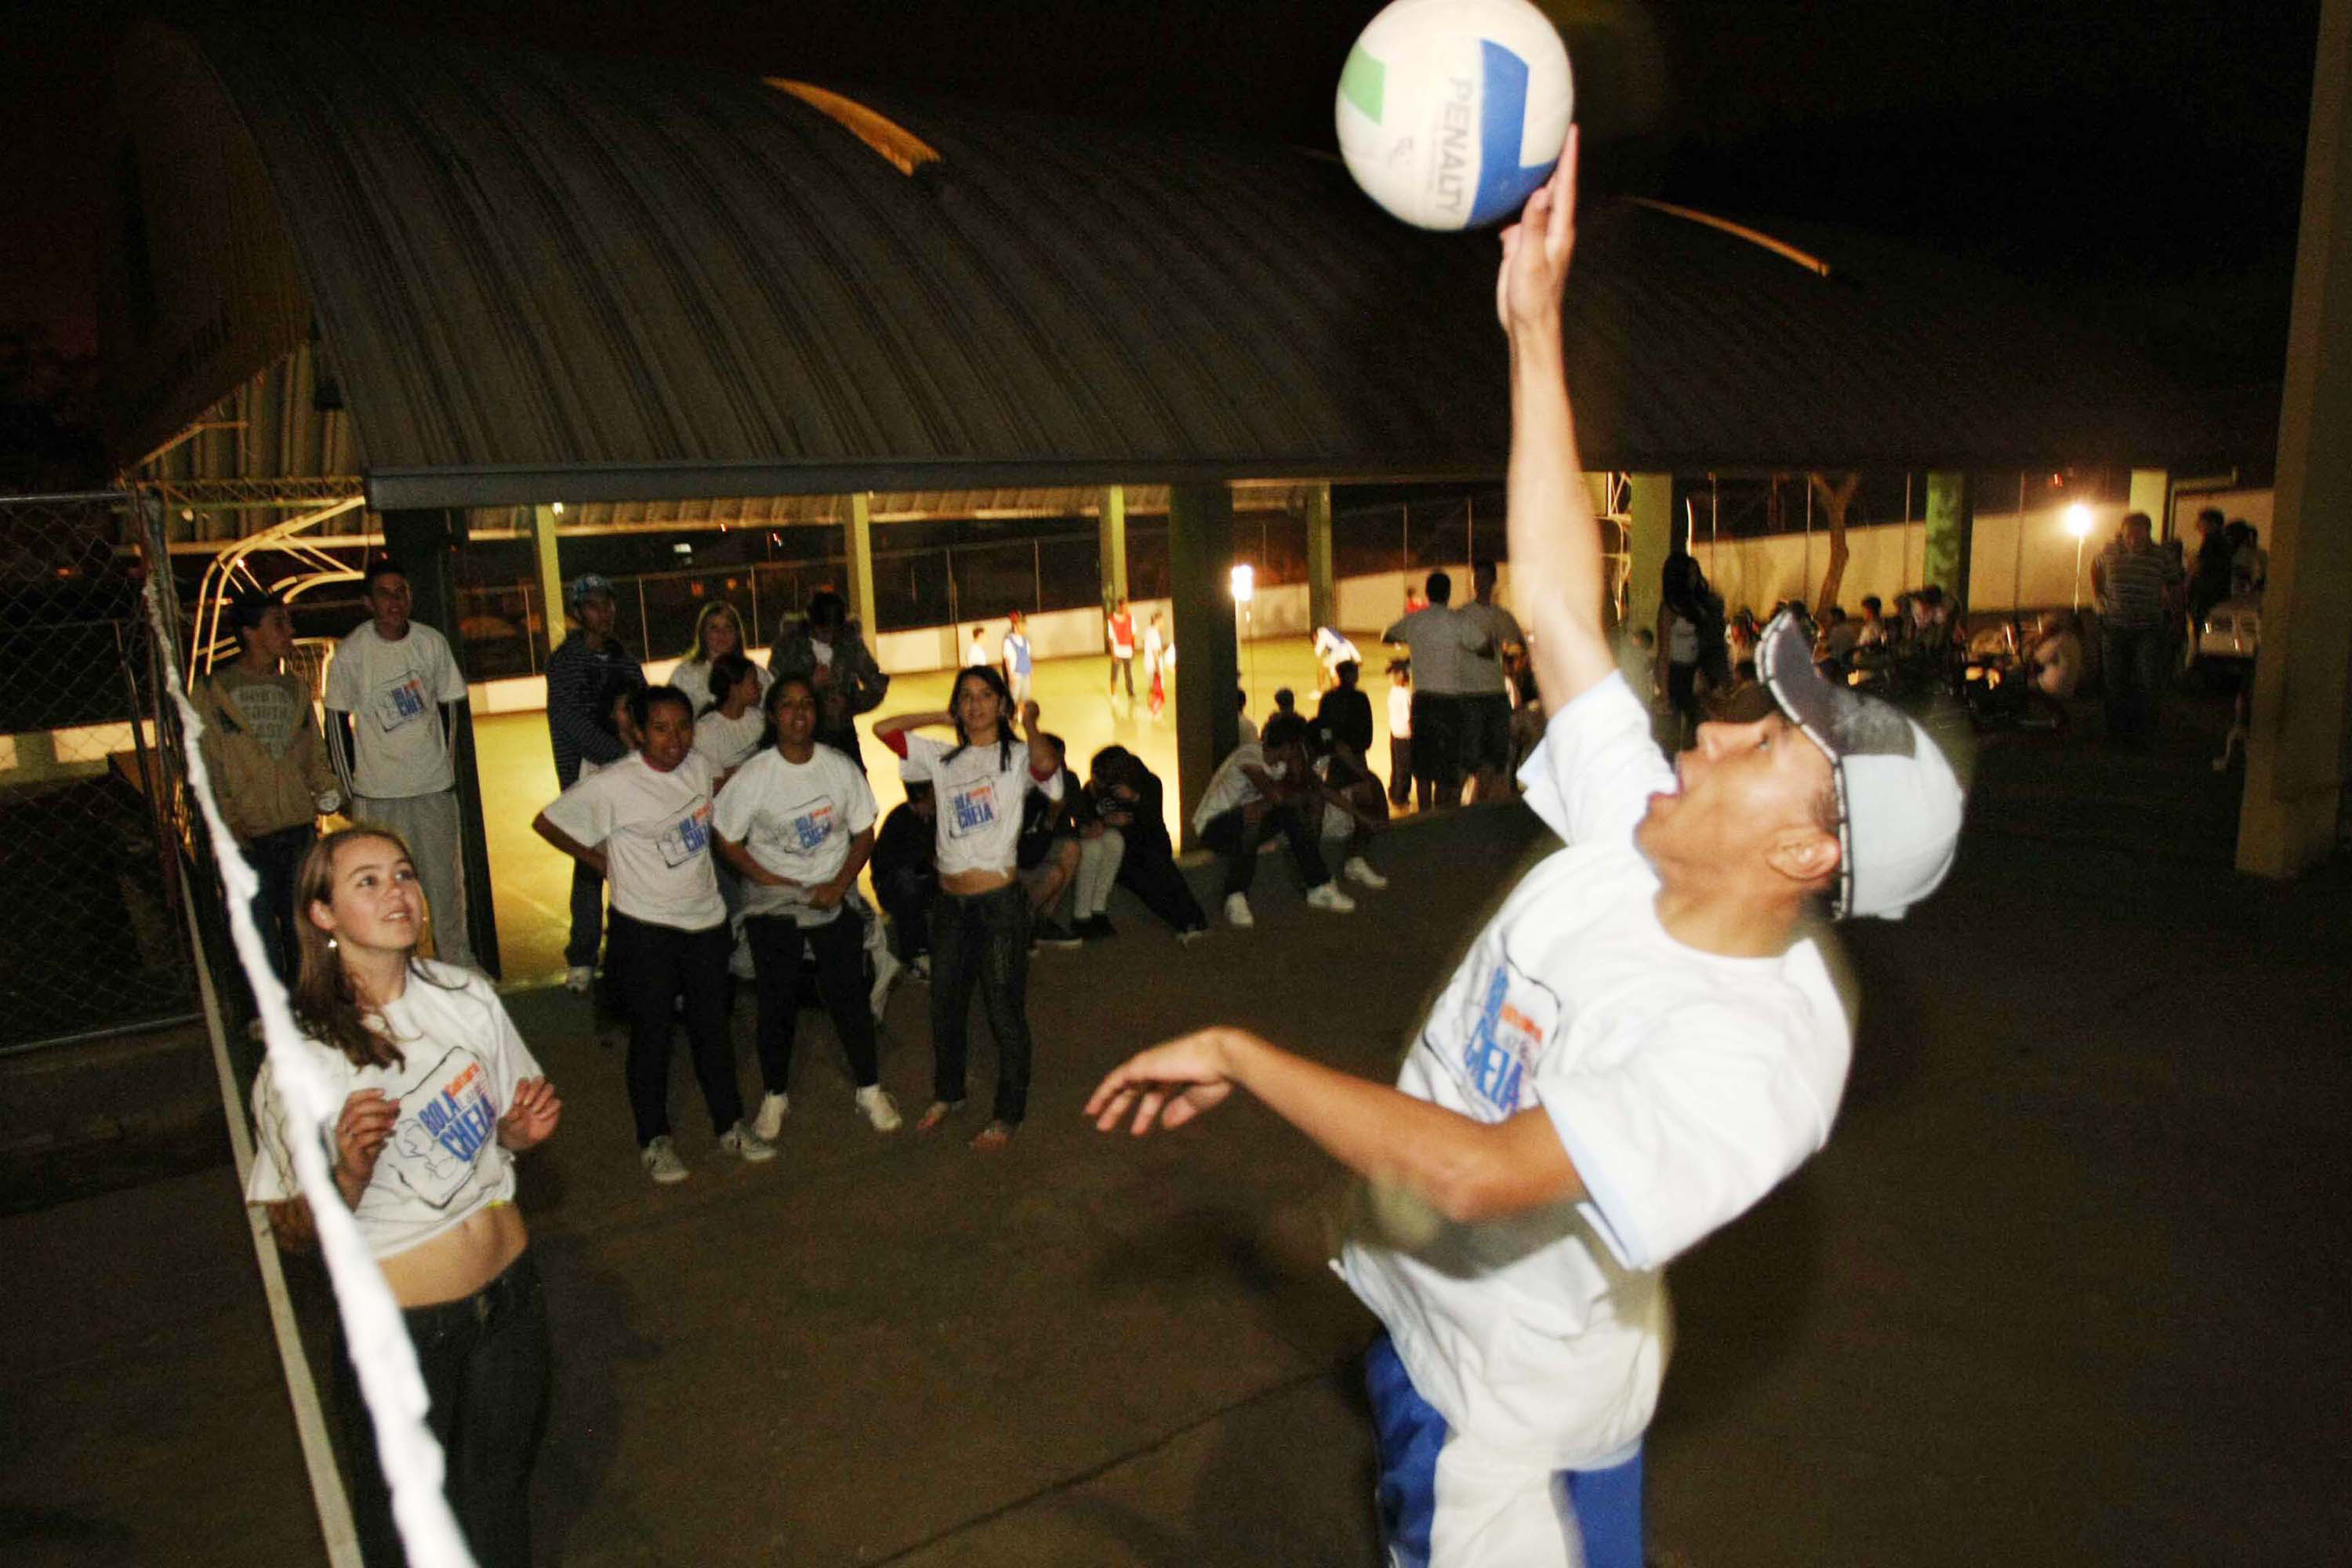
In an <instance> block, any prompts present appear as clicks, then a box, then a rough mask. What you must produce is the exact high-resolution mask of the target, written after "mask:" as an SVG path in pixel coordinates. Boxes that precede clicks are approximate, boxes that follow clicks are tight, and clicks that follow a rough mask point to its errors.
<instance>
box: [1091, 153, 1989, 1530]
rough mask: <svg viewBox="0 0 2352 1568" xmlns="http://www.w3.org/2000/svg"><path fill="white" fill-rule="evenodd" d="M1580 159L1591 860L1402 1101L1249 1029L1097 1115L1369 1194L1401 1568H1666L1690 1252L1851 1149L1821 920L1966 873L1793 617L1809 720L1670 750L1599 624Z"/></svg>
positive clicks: (1563, 214)
mask: <svg viewBox="0 0 2352 1568" xmlns="http://www.w3.org/2000/svg"><path fill="white" fill-rule="evenodd" d="M1575 157H1576V142H1575V140H1574V136H1573V132H1571V135H1570V142H1569V145H1568V150H1567V152H1566V153H1565V154H1564V156H1563V158H1562V162H1561V167H1560V170H1559V173H1558V174H1556V175H1555V176H1554V178H1553V180H1552V181H1551V182H1549V183H1548V184H1546V185H1545V186H1544V188H1543V189H1542V190H1541V191H1539V192H1538V194H1537V195H1535V196H1534V197H1532V198H1531V199H1530V200H1529V202H1528V209H1527V212H1526V214H1525V216H1524V217H1523V218H1522V220H1521V222H1520V223H1519V225H1517V226H1516V227H1514V228H1513V229H1511V230H1509V231H1508V232H1507V233H1506V235H1505V236H1504V241H1503V255H1504V260H1503V269H1502V279H1501V287H1500V289H1498V298H1497V306H1498V310H1499V313H1500V314H1501V316H1502V319H1503V324H1504V327H1505V330H1506V331H1507V332H1508V333H1509V335H1510V339H1511V367H1512V404H1513V424H1512V455H1511V464H1510V500H1509V529H1510V552H1511V554H1510V558H1511V562H1512V563H1513V567H1514V569H1515V571H1516V572H1517V574H1519V587H1520V592H1521V596H1522V599H1523V608H1524V609H1525V610H1526V612H1527V619H1528V628H1529V630H1530V632H1531V633H1532V634H1533V636H1532V639H1531V642H1530V647H1531V648H1532V649H1533V652H1534V658H1535V668H1536V674H1537V679H1538V684H1539V685H1540V687H1541V689H1542V692H1543V697H1544V705H1545V710H1546V711H1548V712H1549V713H1551V714H1553V715H1554V717H1553V718H1552V720H1551V723H1550V728H1549V735H1548V737H1547V739H1546V740H1545V742H1544V743H1543V745H1542V746H1541V747H1540V748H1539V749H1538V752H1536V754H1535V755H1534V756H1533V757H1532V758H1530V759H1529V760H1528V764H1527V767H1526V769H1525V770H1524V772H1523V773H1521V775H1520V776H1521V780H1522V782H1523V784H1525V785H1526V787H1527V792H1528V795H1527V798H1528V804H1529V805H1531V806H1533V807H1534V808H1535V810H1536V811H1537V813H1538V815H1539V816H1542V817H1543V819H1544V821H1545V822H1546V823H1547V824H1548V825H1549V826H1550V827H1551V828H1552V829H1553V830H1554V831H1555V832H1557V833H1559V835H1560V836H1561V837H1562V838H1564V839H1565V840H1566V841H1567V844H1568V847H1566V848H1565V849H1562V850H1560V851H1559V852H1558V853H1556V854H1554V855H1552V856H1551V857H1550V858H1548V859H1546V860H1544V861H1542V862H1541V863H1539V864H1538V866H1537V867H1536V868H1534V869H1533V870H1531V871H1530V872H1528V875H1527V876H1526V877H1525V878H1524V879H1522V880H1521V881H1520V883H1519V885H1518V886H1517V889H1514V890H1513V891H1512V893H1511V895H1510V897H1509V898H1508V899H1507V900H1506V901H1505V903H1504V905H1503V907H1502V909H1501V910H1500V911H1498V912H1497V913H1496V916H1495V917H1494V919H1493V920H1492V921H1489V922H1488V924H1487V926H1486V929H1485V930H1484V931H1482V932H1481V933H1480V934H1479V936H1478V938H1477V940H1476V942H1475V943H1474V944H1473V946H1472V948H1471V950H1470V952H1469V954H1468V956H1467V957H1466V958H1465V960H1464V962H1463V963H1462V965H1461V967H1460V968H1459V969H1457V970H1456V971H1455V973H1454V978H1453V980H1452V982H1451V983H1450V984H1448V985H1447V986H1446V988H1445V990H1444V993H1443V994H1441V995H1440V996H1439V998H1438V1000H1437V1002H1436V1003H1435V1005H1433V1006H1432V1008H1431V1009H1430V1012H1429V1015H1428V1016H1427V1018H1426V1020H1425V1021H1424V1022H1423V1026H1422V1028H1421V1031H1420V1034H1419V1036H1418V1037H1417V1039H1416V1040H1415V1042H1414V1044H1413V1046H1412V1050H1411V1051H1410V1053H1409V1054H1408V1056H1407V1058H1406V1059H1405V1063H1404V1066H1403V1068H1402V1071H1401V1072H1400V1073H1399V1075H1398V1079H1397V1083H1396V1086H1395V1087H1394V1088H1390V1087H1388V1086H1386V1085H1382V1084H1374V1083H1370V1082H1367V1081H1365V1080H1363V1079H1357V1078H1352V1077H1350V1076H1349V1075H1348V1074H1345V1073H1341V1072H1339V1071H1336V1070H1334V1069H1332V1068H1326V1067H1323V1066H1321V1065H1319V1064H1318V1063H1316V1062H1314V1061H1312V1060H1310V1059H1308V1058H1304V1057H1301V1056H1297V1055H1294V1054H1292V1053H1290V1052H1287V1051H1284V1050H1281V1049H1279V1048H1277V1047H1275V1046H1273V1045H1271V1044H1269V1043H1267V1042H1266V1041H1265V1040H1262V1039H1259V1038H1257V1037H1255V1036H1252V1035H1250V1034H1247V1033H1245V1032H1244V1031H1242V1030H1238V1029H1230V1028H1212V1029H1206V1030H1202V1031H1201V1032H1200V1033H1197V1034H1193V1035H1190V1036H1187V1037H1183V1038H1181V1039H1179V1040H1174V1041H1171V1042H1170V1043H1168V1044H1166V1045H1163V1046H1160V1047H1156V1048H1154V1049H1152V1050H1149V1051H1146V1052H1144V1053H1142V1054H1141V1055H1140V1056H1138V1057H1137V1058H1134V1059H1133V1060H1131V1061H1129V1062H1128V1063H1127V1064H1126V1065H1125V1066H1123V1067H1121V1068H1118V1069H1117V1070H1116V1071H1114V1072H1112V1073H1111V1074H1110V1075H1109V1077H1108V1078H1106V1079H1104V1080H1103V1082H1102V1084H1101V1086H1100V1087H1099V1088H1097V1089H1096V1091H1095V1093H1094V1096H1093V1097H1092V1099H1091V1100H1089V1102H1088V1107H1087V1109H1088V1110H1089V1112H1090V1113H1092V1114H1093V1115H1094V1116H1095V1117H1096V1118H1097V1126H1099V1127H1100V1128H1101V1129H1103V1130H1104V1131H1109V1130H1111V1129H1112V1128H1114V1127H1116V1126H1117V1125H1118V1124H1119V1123H1120V1122H1122V1121H1131V1124H1132V1126H1133V1129H1134V1131H1137V1132H1139V1133H1140V1132H1143V1131H1149V1130H1150V1128H1151V1127H1152V1126H1153V1125H1155V1123H1156V1124H1158V1125H1162V1126H1179V1125H1181V1124H1182V1123H1184V1122H1186V1121H1191V1120H1192V1118H1193V1117H1195V1116H1198V1115H1200V1114H1201V1113H1202V1111H1204V1110H1208V1109H1210V1108H1211V1107H1213V1106H1214V1105H1216V1104H1217V1103H1218V1102H1219V1101H1221V1100H1223V1099H1224V1098H1225V1097H1226V1096H1227V1095H1229V1094H1230V1093H1231V1092H1232V1091H1233V1089H1234V1086H1235V1085H1236V1084H1238V1085H1241V1086H1242V1087H1244V1088H1246V1089H1249V1090H1250V1091H1251V1092H1252V1093H1254V1094H1255V1095H1256V1096H1257V1097H1258V1098H1259V1099H1260V1100H1263V1101H1265V1103H1266V1104H1267V1105H1269V1106H1270V1107H1272V1108H1273V1109H1274V1110H1276V1112H1277V1113H1279V1114H1280V1115H1282V1116H1283V1117H1284V1118H1285V1119H1286V1120H1288V1121H1291V1122H1292V1123H1293V1124H1295V1125H1296V1126H1297V1127H1298V1128H1299V1129H1300V1130H1302V1131H1305V1132H1306V1133H1307V1135H1308V1136H1309V1137H1311V1138H1313V1139H1314V1140H1315V1141H1316V1142H1318V1143H1319V1144H1321V1145H1322V1146H1323V1147H1324V1148H1325V1149H1326V1150H1328V1151H1329V1152H1331V1153H1332V1154H1333V1155H1334V1156H1335V1157H1337V1158H1338V1159H1339V1160H1340V1161H1342V1162H1343V1163H1346V1164H1348V1165H1349V1166H1350V1167H1352V1168H1353V1169H1354V1170H1355V1171H1357V1172H1358V1173H1360V1174H1361V1175H1362V1176H1363V1177H1365V1178H1366V1179H1367V1180H1368V1181H1369V1183H1370V1187H1371V1190H1372V1191H1373V1192H1374V1193H1376V1194H1380V1196H1381V1200H1382V1201H1381V1202H1380V1203H1379V1204H1377V1205H1371V1204H1367V1205H1360V1209H1361V1210H1362V1213H1361V1215H1360V1217H1359V1218H1358V1220H1357V1221H1356V1223H1355V1224H1354V1225H1353V1226H1351V1227H1350V1235H1349V1239H1348V1241H1347V1242H1346V1244H1345V1246H1344V1247H1343V1248H1342V1250H1341V1254H1340V1257H1339V1270H1340V1272H1341V1274H1342V1277H1343V1278H1344V1279H1346V1280H1347V1281H1348V1284H1349V1287H1350V1288H1351V1289H1354V1290H1355V1292H1356V1293H1357V1295H1358V1296H1359V1297H1360V1298H1361V1299H1362V1300H1363V1301H1364V1302H1365V1303H1366V1304H1367V1305H1368V1306H1370V1308H1371V1310H1373V1311H1374V1312H1375V1313H1377V1314H1378V1315H1379V1317H1380V1318H1381V1321H1382V1323H1383V1324H1384V1325H1385V1326H1386V1328H1387V1333H1386V1334H1384V1335H1383V1336H1382V1337H1381V1339H1380V1340H1379V1341H1377V1342H1375V1343H1374V1345H1373V1347H1372V1349H1371V1351H1370V1352H1369V1353H1368V1355H1367V1358H1366V1360H1367V1373H1368V1381H1369V1382H1370V1389H1371V1395H1372V1407H1373V1421H1374V1426H1375V1430H1376V1433H1377V1436H1378V1438H1379V1447H1380V1455H1381V1475H1380V1486H1379V1500H1380V1507H1381V1520H1382V1525H1383V1528H1384V1531H1385V1532H1386V1534H1387V1537H1388V1541H1389V1544H1390V1550H1391V1562H1393V1563H1426V1564H1432V1565H1434V1568H1469V1565H1494V1568H1561V1565H1564V1564H1569V1563H1589V1564H1591V1565H1592V1568H1638V1565H1639V1564H1640V1563H1642V1560H1643V1558H1642V1540H1641V1442H1642V1435H1643V1429H1644V1428H1645V1427H1646V1426H1647V1425H1648V1423H1649V1419H1650V1416H1651V1413H1652V1411H1653V1410H1654V1407H1655V1404H1656V1399H1657V1393H1658V1386H1659V1382H1660V1379H1661V1377H1662V1376H1663V1374H1664V1366H1665V1360H1666V1346H1667V1333H1666V1300H1665V1292H1664V1275H1663V1269H1664V1265H1665V1263H1666V1262H1667V1260H1668V1259H1670V1258H1673V1257H1675V1255H1676V1254H1678V1253H1680V1252H1681V1251H1683V1250H1684V1249H1685V1248H1686V1247H1690V1246H1691V1245H1692V1244H1693V1243H1695V1242H1696V1241H1697V1240H1699V1239H1700V1238H1701V1237H1704V1236H1706V1234H1707V1233H1708V1232H1710V1231H1712V1230H1714V1229H1716V1228H1717V1227H1718V1226H1722V1225H1724V1224H1726V1223H1727V1222H1728V1221H1730V1220H1731V1219H1733V1218H1734V1217H1735V1216H1737V1215H1739V1214H1740V1213H1742V1212H1743V1211H1745V1210H1746V1209H1747V1208H1748V1206H1749V1205H1752V1204H1753V1203H1755V1202H1756V1201H1757V1200H1758V1199H1759V1198H1760V1197H1762V1196H1763V1195H1764V1194H1765V1193H1767V1192H1769V1190H1770V1189H1771V1188H1772V1187H1773V1186H1774V1185H1775V1184H1777V1183H1779V1182H1780V1180H1781V1178H1782V1177H1784V1176H1786V1175H1787V1174H1788V1173H1790V1171H1792V1170H1794V1169H1795V1168H1796V1167H1797V1166H1798V1165H1799V1164H1800V1163H1802V1162H1803V1161H1804V1160H1805V1159H1806V1157H1807V1156H1809V1155H1811V1153H1812V1152H1814V1151H1815V1150H1817V1149H1818V1148H1820V1147H1821V1145H1822V1142H1823V1140H1825V1139H1826V1138H1827V1136H1828V1133H1829V1127H1830V1122H1831V1120H1832V1117H1834V1115H1835V1114H1836V1111H1837V1105H1838V1100H1839V1096H1840V1093H1841V1091H1842V1090H1843V1087H1844V1082H1845V1073H1846V1067H1847V1062H1848V1058H1849V1056H1850V1053H1851V1048H1852V1047H1851V1040H1850V1037H1849V1034H1848V1026H1847V1023H1846V1019H1845V1016H1844V1014H1843V1010H1842V1008H1841V1006H1840V1004H1839V1000H1838V998H1837V996H1836V994H1834V992H1833V991H1832V986H1831V984H1830V977H1829V973H1828V970H1827V967H1826V965H1825V964H1824V963H1823V962H1822V956H1821V953H1820V952H1819V951H1818V950H1817V949H1816V948H1815V946H1814V944H1813V942H1811V941H1810V940H1807V939H1806V938H1805V937H1804V936H1803V933H1802V922H1803V921H1804V920H1805V918H1806V915H1807V912H1808V910H1809V907H1810V906H1811V904H1812V902H1813V901H1814V900H1817V899H1821V898H1823V897H1826V898H1828V899H1829V900H1830V901H1831V905H1832V913H1834V914H1849V913H1850V914H1881V915H1888V916H1892V915H1896V914H1899V913H1901V912H1902V910H1904V909H1905V908H1906V906H1907V905H1908V904H1910V903H1911V902H1913V901H1915V900H1917V899H1920V898H1923V897H1925V896H1926V895H1927V893H1928V892H1930V891H1932V890H1933V889H1934V888H1935V887H1936V886H1937V883H1938V882H1939V881H1940V880H1941V879H1942V878H1943V876H1944V874H1945V872H1946V871H1947V870H1948V868H1949V867H1950V864H1951V858H1952V853H1953V848H1954V846H1955V843H1956V841H1957V838H1958V830H1959V820H1960V806H1961V796H1960V789H1959V785H1958V782H1957V780H1956V779H1955V778H1954V777H1953V774H1952V772H1951V769H1950V767H1949V766H1948V764H1947V763H1945V761H1944V759H1943V757H1942V755H1941V753H1940V752H1937V749H1936V745H1935V742H1933V741H1932V740H1930V739H1929V738H1928V737H1927V733H1926V731H1923V730H1921V729H1920V728H1919V727H1918V726H1917V725H1916V724H1914V723H1912V722H1911V721H1909V720H1907V719H1906V718H1904V717H1903V715H1902V714H1901V713H1900V712H1898V711H1896V710H1894V709H1892V708H1890V707H1888V706H1886V705H1885V704H1884V703H1876V702H1873V701H1871V700H1867V699H1864V698H1861V697H1858V696H1856V695H1855V694H1853V692H1852V691H1851V690H1848V689H1843V688H1839V687H1832V686H1831V685H1830V684H1829V683H1828V682H1826V681H1825V680H1823V679H1822V678H1821V677H1820V676H1819V675H1818V673H1817V672H1816V671H1815V670H1814V668H1813V664H1812V660H1811V647H1810V646H1809V639H1808V638H1807V637H1806V636H1805V634H1804V631H1803V629H1802V627H1801V626H1798V625H1797V624H1796V623H1795V620H1794V618H1793V617H1783V618H1782V619H1780V620H1779V621H1776V622H1775V623H1774V625H1773V626H1772V627H1771V628H1770V629H1769V631H1768V632H1767V634H1766V636H1765V638H1764V640H1763V642H1762V644H1761V645H1760V646H1759V650H1758V658H1759V666H1760V667H1761V671H1760V672H1761V676H1762V679H1763V683H1764V685H1765V687H1766V688H1767V689H1769V690H1770V691H1771V693H1772V694H1773V696H1774V698H1775V699H1776V700H1777V701H1778V703H1779V705H1780V712H1778V713H1775V714H1773V715H1771V716H1770V717H1768V718H1765V719H1762V720H1759V721H1756V722H1754V723H1747V724H1708V725H1706V726H1705V727H1704V728H1703V729H1702V731H1701V734H1700V737H1699V742H1698V744H1697V746H1696V749H1695V750H1693V751H1691V752H1685V754H1684V755H1683V756H1682V757H1681V758H1680V759H1678V762H1677V763H1676V765H1674V766H1669V765H1668V763H1667V762H1666V760H1665V758H1664V756H1662V755H1661V754H1660V753H1659V752H1658V750H1657V747H1656V745H1655V743H1654V742H1653V741H1652V739H1651V737H1650V730H1649V717H1648V714H1647V713H1646V712H1645V711H1644V710H1643V705H1642V703H1641V701H1640V700H1638V699H1637V698H1636V697H1635V696H1634V694H1633V692H1632V691H1631V690H1630V689H1628V688H1627V687H1626V685H1625V682H1624V680H1623V678H1622V676H1620V675H1619V674H1618V673H1617V670H1616V668H1615V660H1614V658H1613V657H1612V652H1611V649H1610V647H1609V644H1608V642H1607V640H1606V639H1605V637H1604V636H1603V633H1602V630H1601V626H1602V619H1601V583H1602V567H1601V550H1600V541H1599V535H1598V531H1597V529H1596V526H1595V524H1594V521H1593V519H1592V516H1591V510H1590V506H1589V503H1588V501H1587V500H1586V492H1585V489H1584V484H1583V476H1582V472H1581V465H1580V462H1579V460H1578V458H1577V455H1576V444H1575V437H1574V434H1573V427H1572V425H1571V422H1570V407H1569V401H1568V393H1567V384H1566V377H1565V373H1564V370H1563V368H1562V352H1561V323H1560V314H1559V299H1560V289H1561V285H1562V283H1563V282H1564V280H1565V279H1566V276H1567V270H1568V258H1569V252H1570V222H1569V220H1570V209H1571V205H1572V203H1573V193H1574V183H1573V182H1574V169H1575Z"/></svg>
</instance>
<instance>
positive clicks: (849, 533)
mask: <svg viewBox="0 0 2352 1568" xmlns="http://www.w3.org/2000/svg"><path fill="white" fill-rule="evenodd" d="M841 545H842V550H841V553H842V559H843V562H844V565H843V569H842V577H843V584H842V585H843V587H844V588H845V590H846V591H845V593H844V594H843V595H842V596H843V597H844V598H845V599H847V600H848V601H849V616H850V618H851V619H852V620H854V621H856V623H857V625H858V627H859V629H860V630H862V631H864V632H865V634H866V643H867V646H869V647H871V646H872V644H873V640H874V637H875V636H876V631H875V626H874V497H873V496H872V495H871V494H870V493H868V492H867V491H865V490H858V491H856V492H855V493H853V494H852V495H851V496H850V498H849V521H846V522H845V523H844V524H842V528H841Z"/></svg>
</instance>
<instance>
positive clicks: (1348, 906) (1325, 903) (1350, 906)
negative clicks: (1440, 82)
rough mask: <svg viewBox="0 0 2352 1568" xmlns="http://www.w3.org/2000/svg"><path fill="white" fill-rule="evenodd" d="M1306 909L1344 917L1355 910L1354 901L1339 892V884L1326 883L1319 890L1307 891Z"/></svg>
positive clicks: (1311, 889)
mask: <svg viewBox="0 0 2352 1568" xmlns="http://www.w3.org/2000/svg"><path fill="white" fill-rule="evenodd" d="M1355 907H1356V900H1353V899H1351V898H1349V896H1348V895H1347V894H1345V893H1343V892H1341V891H1340V890H1339V883H1337V882H1326V883H1324V884H1323V885H1322V886H1321V887H1319V888H1309V889H1307V908H1308V909H1310V910H1330V911H1331V912H1332V913H1333V914H1335V915H1344V914H1347V913H1349V911H1350V910H1354V909H1355Z"/></svg>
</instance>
